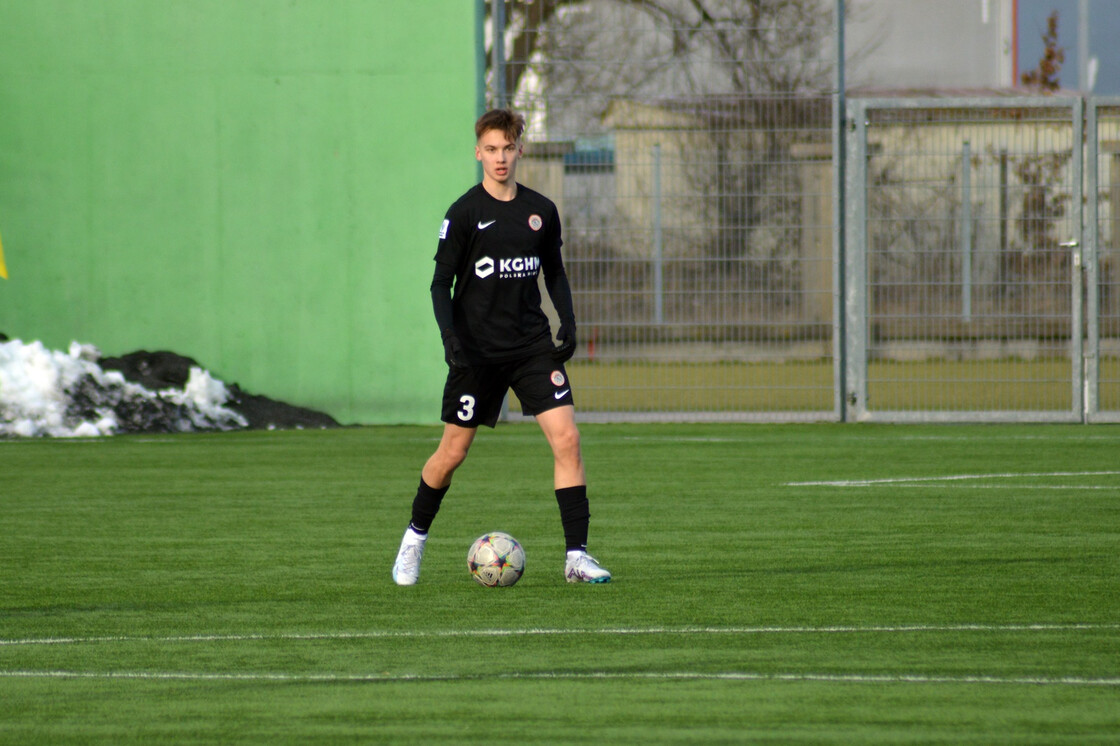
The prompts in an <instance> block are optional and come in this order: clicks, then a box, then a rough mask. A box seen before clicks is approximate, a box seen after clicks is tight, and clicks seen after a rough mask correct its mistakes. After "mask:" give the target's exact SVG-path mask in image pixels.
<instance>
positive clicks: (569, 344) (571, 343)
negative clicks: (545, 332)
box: [552, 321, 576, 363]
mask: <svg viewBox="0 0 1120 746" xmlns="http://www.w3.org/2000/svg"><path fill="white" fill-rule="evenodd" d="M556 339H558V340H559V341H560V344H559V345H558V346H557V347H555V348H553V350H552V359H553V360H555V361H556V362H558V363H566V362H568V361H569V360H571V359H572V355H574V354H576V325H575V322H572V321H564V322H561V324H560V329H559V330H557V332H556Z"/></svg>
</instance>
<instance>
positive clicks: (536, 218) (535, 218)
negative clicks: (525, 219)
mask: <svg viewBox="0 0 1120 746" xmlns="http://www.w3.org/2000/svg"><path fill="white" fill-rule="evenodd" d="M542 225H544V221H543V220H541V216H540V215H530V216H529V227H530V228H532V229H533V230H535V231H539V230H540V229H541V226H542Z"/></svg>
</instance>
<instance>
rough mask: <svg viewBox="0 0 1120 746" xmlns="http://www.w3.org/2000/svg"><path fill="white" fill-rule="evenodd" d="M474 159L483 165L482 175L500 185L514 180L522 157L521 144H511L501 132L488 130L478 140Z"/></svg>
mask: <svg viewBox="0 0 1120 746" xmlns="http://www.w3.org/2000/svg"><path fill="white" fill-rule="evenodd" d="M474 157H475V158H477V159H478V161H479V162H480V163H481V164H482V173H483V174H484V175H485V177H486V178H487V179H489V180H490V181H493V182H497V183H498V184H506V183H508V182H511V181H513V180H514V171H516V169H517V159H518V158H520V157H521V143H520V142H510V141H509V138H508V137H506V133H505V132H502V131H501V130H487V131H486V132H483V133H482V137H480V138H478V143H477V144H476V145H475V148H474Z"/></svg>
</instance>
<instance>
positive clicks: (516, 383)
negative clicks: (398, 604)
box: [393, 109, 611, 585]
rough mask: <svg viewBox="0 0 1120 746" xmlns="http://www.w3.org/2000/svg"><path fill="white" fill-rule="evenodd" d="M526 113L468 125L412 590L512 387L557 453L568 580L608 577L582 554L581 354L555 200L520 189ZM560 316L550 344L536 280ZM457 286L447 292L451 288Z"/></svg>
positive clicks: (403, 555)
mask: <svg viewBox="0 0 1120 746" xmlns="http://www.w3.org/2000/svg"><path fill="white" fill-rule="evenodd" d="M524 129H525V118H524V117H522V116H521V115H520V114H516V113H514V112H512V111H509V110H507V109H495V110H493V111H489V112H487V113H486V114H483V115H482V117H480V118H479V120H478V121H477V122H476V123H475V137H476V144H475V150H474V154H475V158H476V159H477V160H478V161H480V162H481V163H482V173H483V177H482V183H481V184H477V185H475V186H474V187H473V188H471V189H470V190H469V191H468V192H467V193H466V194H464V195H463V196H462V197H460V198H459V199H458V200H456V202H455V203H454V204H453V205H451V207H450V208H449V209H448V210H447V215H446V216H445V218H444V221H443V225H442V226H441V227H440V231H439V248H438V249H437V250H436V256H435V260H436V270H435V276H434V277H433V279H432V287H431V290H432V305H433V307H434V309H435V316H436V323H437V324H438V325H439V330H440V335H441V336H442V337H443V348H444V357H445V359H446V361H447V365H448V372H447V382H446V384H445V385H444V389H443V413H442V420H443V422H444V428H443V437H442V438H441V439H440V443H439V446H438V447H437V448H436V451H435V453H433V454H432V456H431V458H429V459H428V461H427V463H425V464H424V468H423V470H422V471H421V473H420V486H419V488H418V489H417V490H416V497H415V498H414V499H413V501H412V521H411V522H410V523H409V526H408V529H407V530H406V531H405V533H404V538H403V539H402V540H401V547H400V551H399V552H397V559H396V561H395V562H394V563H393V580H394V581H396V583H397V584H398V585H413V584H414V583H416V581H417V579H418V578H419V577H420V560H421V559H422V557H423V554H424V543H425V541H426V540H427V538H428V529H429V528H430V527H431V525H432V521H433V519H434V518H435V516H436V513H437V512H438V511H439V506H440V503H441V501H442V500H443V497H444V495H445V494H446V493H447V490H448V488H449V487H450V485H451V477H452V475H453V474H454V473H455V470H456V469H457V468H458V467H459V465H460V464H462V463H463V461H464V460H465V459H466V457H467V451H468V450H470V447H471V443H472V442H473V441H474V436H475V433H476V432H477V430H478V426H479V425H486V426H487V427H494V425H495V424H496V423H497V421H498V416H499V414H500V413H501V407H502V401H503V399H504V398H505V395H506V392H507V391H508V390H509V389H511V388H512V389H513V392H514V393H515V394H516V395H517V398H518V400H519V401H520V402H521V408H522V411H523V412H524V413H525V414H530V415H534V416H535V417H536V419H537V423H538V424H539V425H540V427H541V430H542V431H544V436H545V438H546V439H547V440H548V444H549V446H551V448H552V455H553V459H554V472H553V476H554V479H553V481H554V485H553V486H554V488H555V490H556V502H557V503H558V504H559V506H560V521H561V523H562V525H563V528H564V540H565V542H566V544H567V549H568V553H567V560H566V562H565V564H564V577H565V578H566V579H567V580H568V582H569V583H605V582H607V581H609V580H610V579H611V574H610V572H608V571H607V570H605V569H604V568H602V567H600V566H599V563H598V561H596V560H595V558H594V557H592V556H591V555H589V554H588V553H587V532H588V523H589V521H590V516H591V513H590V510H589V507H588V501H587V481H586V477H585V475H584V469H583V457H582V455H581V454H580V439H579V430H578V429H577V427H576V421H575V407H574V405H573V399H572V387H571V383H570V382H569V381H568V374H567V371H565V370H564V363H565V362H567V361H568V360H570V359H571V357H572V355H573V354H574V353H575V348H576V322H575V314H574V312H573V310H572V292H571V289H570V288H569V286H568V278H567V275H566V274H565V273H564V262H563V260H562V259H561V257H560V246H561V244H562V243H563V242H562V241H561V238H560V216H559V214H558V213H557V210H556V205H554V204H553V203H552V201H551V200H549V199H548V198H546V197H544V196H543V195H541V194H539V193H538V192H535V191H533V190H532V189H529V188H527V187H524V186H522V185H520V184H518V183H517V181H516V180H515V173H516V171H517V160H518V158H520V157H521V152H522V150H521V135H522V133H523V132H524ZM542 270H543V272H544V283H545V288H546V289H547V290H548V295H549V297H550V298H551V299H552V304H553V306H555V308H556V311H557V313H558V315H559V317H560V329H559V330H558V332H557V335H556V336H557V338H558V339H559V341H560V346H559V347H556V346H554V345H553V343H552V332H551V330H550V328H549V324H548V317H547V316H546V315H545V313H544V311H542V310H541V295H540V290H539V288H538V286H537V274H538V273H539V272H540V271H542ZM453 290H454V292H453Z"/></svg>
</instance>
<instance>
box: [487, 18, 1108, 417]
mask: <svg viewBox="0 0 1120 746" xmlns="http://www.w3.org/2000/svg"><path fill="white" fill-rule="evenodd" d="M725 5H727V6H728V12H727V13H725V14H724V15H723V16H721V17H719V18H717V17H713V16H712V15H705V14H698V13H696V12H695V4H694V3H690V2H673V1H672V0H661V1H660V2H656V3H654V2H648V3H647V2H642V1H641V0H629V1H627V2H619V1H616V0H614V1H612V0H599V1H595V0H588V1H585V2H580V3H560V2H547V1H542V0H537V1H536V2H517V3H508V4H507V3H502V2H498V3H489V4H487V7H489V8H491V9H492V10H493V11H494V12H493V13H492V14H491V16H490V17H489V18H488V21H487V25H486V26H485V28H484V29H482V31H485V33H481V32H480V38H479V45H480V46H479V49H480V54H485V53H486V51H485V50H489V54H490V55H491V58H492V59H493V60H494V64H492V65H491V66H490V72H489V78H488V83H487V91H488V93H487V99H486V100H485V101H480V106H493V105H505V104H511V105H513V106H514V107H515V108H517V109H519V110H521V111H523V112H525V113H526V115H527V117H528V119H529V133H528V139H527V143H526V157H525V159H524V160H523V161H522V164H521V170H520V171H519V180H521V181H522V182H523V183H526V184H528V185H530V186H532V187H534V188H537V189H539V190H540V191H542V192H544V193H545V194H547V195H548V196H550V197H552V198H553V199H554V200H555V201H556V202H557V204H558V206H559V208H560V211H561V217H562V219H563V222H564V230H565V247H564V251H565V261H566V265H567V267H568V273H569V277H570V279H571V283H572V289H573V295H574V300H575V304H576V314H577V319H578V321H579V331H580V341H581V347H580V351H579V353H578V354H577V356H576V358H575V359H574V360H573V361H572V363H571V365H570V368H571V374H572V377H573V380H574V381H575V382H576V383H577V385H578V393H579V401H578V404H579V408H580V411H581V418H582V419H584V420H597V419H598V420H646V419H651V420H705V419H717V420H765V421H806V420H889V421H929V420H998V419H1025V420H1039V421H1042V420H1062V421H1066V420H1070V421H1074V420H1076V421H1081V420H1086V421H1089V420H1092V421H1100V420H1110V419H1120V349H1118V344H1117V342H1118V341H1120V328H1118V327H1120V297H1118V293H1120V287H1118V286H1117V279H1118V278H1117V277H1116V269H1117V266H1116V265H1117V251H1116V249H1115V248H1104V247H1114V246H1116V245H1117V243H1118V242H1117V241H1115V240H1114V239H1113V229H1112V226H1113V225H1120V223H1115V222H1114V221H1113V217H1114V215H1115V214H1120V207H1118V206H1117V202H1120V199H1118V200H1113V199H1112V198H1111V195H1112V193H1113V190H1114V188H1120V185H1118V186H1114V184H1116V183H1117V182H1120V166H1117V167H1115V168H1114V163H1120V161H1118V160H1117V159H1120V146H1118V145H1117V143H1120V137H1118V135H1120V103H1117V102H1108V101H1104V100H1101V101H1093V100H1091V101H1089V102H1088V103H1085V102H1083V101H1081V100H1080V99H1051V98H1029V97H1014V98H1007V99H1004V98H993V99H979V98H977V99H945V100H925V101H914V100H903V99H897V100H890V99H887V100H881V99H875V100H868V99H852V100H851V101H848V102H847V105H846V106H845V105H844V97H843V96H842V95H839V94H838V93H837V90H836V89H837V86H836V75H835V72H836V71H835V70H834V69H833V63H832V61H833V58H834V56H835V50H836V44H835V43H834V42H835V41H836V40H835V39H834V36H835V23H834V19H833V17H832V15H831V14H829V13H827V12H822V4H821V3H819V2H816V1H815V0H804V1H803V2H797V1H795V0H790V1H789V2H781V3H777V2H776V3H747V2H743V3H738V4H736V3H734V2H729V3H725ZM731 6H736V7H738V6H742V7H739V8H738V10H737V11H736V9H735V8H732V7H731ZM505 14H508V16H506V15H505ZM495 28H501V29H505V30H506V31H505V33H504V34H494V33H493V32H492V31H493V29H495ZM841 110H843V111H841ZM841 113H843V114H844V116H843V117H841V116H840V114H841ZM1085 138H1088V139H1085ZM1081 142H1084V148H1081V147H1076V144H1077V143H1081ZM1098 180H1099V186H1098ZM1082 225H1085V226H1086V227H1085V229H1084V230H1082V227H1081V226H1082ZM1098 243H1099V244H1100V246H1101V247H1102V248H1100V250H1098V249H1097V246H1098ZM1083 281H1084V282H1085V283H1087V284H1085V285H1083Z"/></svg>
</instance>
